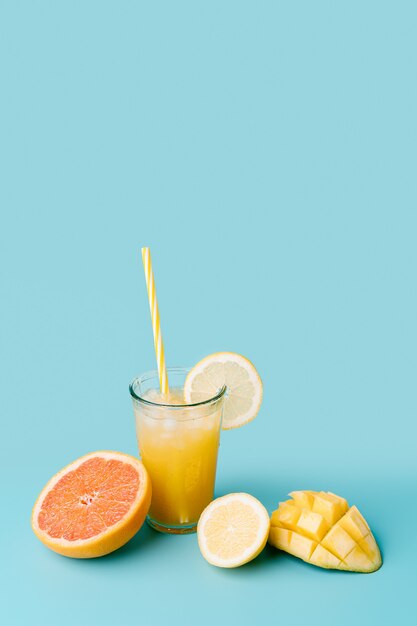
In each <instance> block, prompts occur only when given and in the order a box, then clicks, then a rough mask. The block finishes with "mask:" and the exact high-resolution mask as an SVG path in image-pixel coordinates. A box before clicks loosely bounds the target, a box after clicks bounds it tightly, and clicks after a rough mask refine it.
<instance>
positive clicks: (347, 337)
mask: <svg viewBox="0 0 417 626" xmlns="http://www.w3.org/2000/svg"><path fill="white" fill-rule="evenodd" d="M416 27H417V10H416V4H415V2H412V1H410V2H404V1H397V2H384V1H378V2H364V1H363V0H360V1H350V2H330V1H328V2H324V1H321V2H311V1H306V2H242V1H240V2H227V1H226V2H225V1H221V2H220V1H211V2H205V3H201V2H192V1H190V2H183V1H176V2H156V1H154V2H147V3H144V2H142V3H141V2H134V1H132V2H127V1H125V2H106V1H100V2H92V1H90V2H88V1H87V2H86V1H85V0H83V1H81V0H78V1H71V2H62V1H61V2H56V1H50V2H46V1H35V0H34V1H30V2H29V1H27V2H23V1H19V0H9V1H4V0H3V1H2V2H1V3H0V72H1V74H0V81H1V82H0V86H1V87H0V88H1V100H0V172H1V185H0V208H1V229H0V247H1V251H0V254H1V259H0V268H1V310H0V316H1V375H0V380H1V387H2V390H1V419H2V436H1V438H0V445H1V455H0V462H1V479H2V487H1V494H2V496H1V497H2V511H3V520H2V531H1V542H2V547H1V564H0V567H1V575H2V579H3V580H2V582H1V588H2V594H4V598H5V600H3V601H2V603H1V608H0V611H1V615H2V617H3V618H5V620H6V621H3V623H5V624H7V625H10V626H14V625H20V624H27V623H34V624H41V623H42V624H43V625H45V626H47V625H49V624H56V623H59V624H60V625H62V626H65V625H67V624H74V623H78V624H82V625H84V624H87V623H100V624H102V625H103V626H105V625H107V624H113V623H124V622H128V621H129V623H130V622H131V623H135V622H140V623H143V624H156V625H162V624H166V623H170V624H173V625H177V624H178V625H184V624H191V623H196V624H201V625H206V624H214V623H218V624H221V623H225V622H226V620H234V621H236V622H238V623H240V624H242V625H243V624H254V623H257V622H260V621H262V620H263V622H262V623H280V624H286V625H298V624H301V623H306V624H321V625H323V626H324V625H326V624H333V623H337V624H338V625H340V626H343V625H345V624H346V625H347V624H353V623H355V624H365V623H367V624H392V623H401V624H405V625H408V624H414V623H415V612H416V611H415V588H416V569H415V561H416V558H417V540H416V528H415V519H416V516H417V504H416V493H417V489H416V483H417V480H416V477H417V460H416V456H417V455H416V435H417V433H416V416H417V397H416V373H417V332H416V313H417V289H416V268H417V248H416V234H417V218H416V200H417V188H416V166H417V158H416V145H417V132H416V131H417V124H416V111H417V83H416V68H417V65H416V62H417V44H416ZM142 245H149V246H150V247H151V250H152V253H153V259H154V269H155V275H156V280H157V288H158V294H159V301H160V309H161V319H162V324H163V333H164V337H165V345H166V353H167V360H168V362H169V364H171V365H173V364H186V365H187V364H190V365H191V364H193V363H195V362H196V361H198V360H199V359H200V358H201V357H203V356H205V355H206V354H209V353H211V352H214V351H217V350H232V351H237V352H240V353H242V354H244V355H246V356H248V357H249V358H250V359H251V360H252V361H253V362H254V363H255V364H256V366H257V368H258V369H259V372H260V374H261V376H262V378H263V381H264V403H263V406H262V409H261V412H260V414H259V416H258V418H257V419H256V420H255V421H254V422H252V423H251V424H250V425H247V426H246V427H244V428H242V429H240V430H236V431H232V432H225V433H223V436H222V443H221V448H220V458H219V468H218V480H217V487H216V491H217V494H218V495H221V494H225V493H227V492H230V491H236V490H243V491H248V492H250V493H252V494H253V495H255V496H257V497H258V498H260V499H261V500H262V502H263V503H264V504H265V506H266V507H267V508H268V509H269V511H271V510H272V509H273V508H276V505H277V503H278V501H279V500H282V499H284V498H285V497H286V494H287V493H288V491H290V490H292V489H297V488H298V489H302V488H310V489H325V490H331V491H334V492H336V493H340V494H342V495H344V496H346V497H347V498H348V499H349V501H350V503H351V504H353V503H356V504H357V505H358V506H359V508H360V509H361V511H362V512H363V514H364V515H365V516H366V518H367V519H368V521H369V523H370V525H371V527H372V529H373V530H374V533H375V536H376V538H377V540H378V541H379V543H380V546H381V549H382V552H383V556H384V565H383V567H382V569H381V570H380V571H378V572H377V573H375V574H372V575H368V576H366V575H355V574H346V573H338V572H327V571H322V570H320V569H317V568H313V567H311V566H308V565H306V564H304V563H303V562H301V561H299V560H296V559H294V558H292V557H290V556H287V555H284V554H282V553H279V552H277V551H275V550H273V549H271V548H267V549H266V550H265V551H264V552H263V554H262V555H261V556H260V557H259V558H258V559H257V560H256V561H254V562H253V563H251V564H249V565H247V566H245V567H242V568H241V569H237V570H231V571H226V570H220V569H215V568H213V567H211V566H209V565H208V564H207V563H206V562H205V561H204V560H203V558H202V557H201V555H200V553H199V550H198V547H197V538H196V536H195V535H192V536H187V537H170V536H163V535H159V534H157V533H154V532H153V531H152V530H150V529H149V528H148V527H144V528H143V529H142V530H141V531H140V533H139V534H138V535H137V536H136V537H135V538H134V539H133V540H132V541H131V542H130V543H129V544H128V545H126V546H125V547H124V548H122V549H121V550H119V551H118V552H116V553H114V554H113V555H111V556H109V557H106V558H102V559H98V560H92V561H76V560H70V559H66V558H64V557H60V556H58V555H56V554H54V553H52V552H49V551H48V550H47V549H46V548H44V547H43V546H42V544H41V543H39V542H38V540H37V539H36V538H35V536H34V535H33V534H32V531H31V529H30V511H31V507H32V505H33V502H34V500H35V498H36V496H37V495H38V492H39V491H40V489H41V488H42V487H43V485H44V483H45V482H46V481H47V480H48V479H49V477H50V476H51V475H52V474H53V473H55V472H56V471H57V470H59V469H60V468H61V467H62V466H64V465H65V464H67V463H68V462H70V461H72V460H74V459H75V458H76V457H78V456H80V455H82V454H85V453H87V452H90V451H92V450H96V449H103V448H104V449H115V450H121V451H125V452H129V453H132V454H136V439H135V431H134V421H133V414H132V408H131V403H130V397H129V394H128V383H129V381H130V380H131V379H132V378H133V376H134V375H136V374H138V373H139V372H141V371H144V370H147V369H150V368H153V367H154V355H153V344H152V335H151V325H150V320H149V312H148V304H147V300H146V290H145V284H144V278H143V272H142V266H141V261H140V247H141V246H142Z"/></svg>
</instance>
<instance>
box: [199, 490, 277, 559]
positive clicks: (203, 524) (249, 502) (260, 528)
mask: <svg viewBox="0 0 417 626" xmlns="http://www.w3.org/2000/svg"><path fill="white" fill-rule="evenodd" d="M268 533H269V516H268V513H267V510H266V509H265V507H264V506H263V504H261V503H260V502H259V500H257V499H256V498H254V497H253V496H250V495H249V494H248V493H230V494H229V495H227V496H223V497H221V498H217V499H216V500H213V502H211V503H210V504H209V505H208V507H206V508H205V509H204V511H203V512H202V514H201V517H200V519H199V522H198V526H197V535H198V545H199V547H200V550H201V554H202V555H203V557H204V558H205V559H206V561H208V562H209V563H211V564H212V565H217V567H238V566H239V565H244V564H245V563H248V562H249V561H252V559H254V558H255V557H256V556H258V554H259V553H260V552H261V551H262V550H263V549H264V547H265V544H266V541H267V539H268Z"/></svg>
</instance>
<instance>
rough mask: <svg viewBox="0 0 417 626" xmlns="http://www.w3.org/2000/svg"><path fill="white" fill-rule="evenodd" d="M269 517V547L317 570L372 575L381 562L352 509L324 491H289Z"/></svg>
mask: <svg viewBox="0 0 417 626" xmlns="http://www.w3.org/2000/svg"><path fill="white" fill-rule="evenodd" d="M290 495H291V496H292V498H293V499H292V500H287V501H286V502H281V503H280V505H279V507H278V509H277V510H276V511H274V512H273V514H272V517H271V528H270V534H269V543H270V544H271V545H273V546H275V547H277V548H279V549H280V550H284V551H286V552H289V553H290V554H293V555H294V556H297V557H299V558H300V559H303V560H304V561H307V562H308V563H311V564H313V565H318V566H319V567H325V568H328V569H343V570H350V571H356V572H374V571H376V570H377V569H379V568H380V567H381V564H382V559H381V554H380V551H379V548H378V545H377V543H376V541H375V538H374V536H373V535H372V533H371V530H370V528H369V526H368V524H367V522H366V521H365V519H364V518H363V516H362V515H361V513H360V512H359V510H358V509H357V508H356V506H352V507H350V508H349V505H348V503H347V501H346V500H345V499H344V498H341V497H340V496H337V495H335V494H333V493H330V492H324V491H320V492H317V491H293V492H292V493H291V494H290Z"/></svg>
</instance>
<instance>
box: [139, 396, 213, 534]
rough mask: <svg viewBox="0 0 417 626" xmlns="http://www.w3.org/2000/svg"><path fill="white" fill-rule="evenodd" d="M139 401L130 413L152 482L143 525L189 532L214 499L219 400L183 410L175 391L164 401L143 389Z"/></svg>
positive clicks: (169, 530) (182, 399) (183, 402)
mask: <svg viewBox="0 0 417 626" xmlns="http://www.w3.org/2000/svg"><path fill="white" fill-rule="evenodd" d="M138 400H139V399H138ZM140 400H141V401H135V400H134V411H135V416H136V431H137V437H138V444H139V450H140V455H141V458H142V461H143V463H144V465H145V467H146V469H147V470H148V472H149V475H150V478H151V482H152V503H151V508H150V511H149V518H148V521H149V522H150V524H151V526H153V527H154V528H156V529H157V530H164V531H167V532H192V531H193V530H195V526H196V524H197V522H198V519H199V517H200V515H201V513H202V511H203V509H204V508H205V507H206V506H207V505H208V504H209V503H210V502H211V501H212V499H213V495H214V482H215V476H216V465H217V452H218V448H219V437H220V427H221V416H222V400H223V398H222V397H220V398H217V399H215V401H214V402H210V401H208V402H202V403H201V404H200V405H187V406H186V405H185V401H184V396H183V391H182V388H179V387H177V388H171V390H170V393H169V395H164V396H163V395H162V394H161V393H160V392H159V391H157V390H156V389H148V390H147V391H146V392H145V393H143V395H142V396H141V398H140ZM162 403H163V404H162Z"/></svg>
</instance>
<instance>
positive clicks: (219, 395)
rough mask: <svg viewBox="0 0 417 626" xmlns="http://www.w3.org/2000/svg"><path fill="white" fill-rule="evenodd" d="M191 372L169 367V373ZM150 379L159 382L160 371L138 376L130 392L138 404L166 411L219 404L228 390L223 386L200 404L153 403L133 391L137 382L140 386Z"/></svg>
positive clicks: (188, 369) (151, 371) (130, 386)
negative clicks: (218, 401) (161, 408)
mask: <svg viewBox="0 0 417 626" xmlns="http://www.w3.org/2000/svg"><path fill="white" fill-rule="evenodd" d="M190 370H191V368H190V367H178V366H175V367H167V372H176V373H180V372H184V373H187V372H189V371H190ZM150 378H156V379H157V380H159V373H158V370H149V371H147V372H143V374H140V375H139V376H136V377H135V378H134V379H133V380H132V382H131V383H130V385H129V392H130V395H131V396H132V398H133V399H134V400H137V401H138V402H142V403H143V404H145V405H147V406H153V407H164V408H166V409H167V408H168V409H187V408H195V407H201V406H205V405H208V404H211V403H213V404H214V402H217V400H220V399H221V398H223V396H224V395H225V393H226V390H227V387H226V385H223V387H221V389H219V391H217V393H216V394H215V395H214V396H210V398H207V400H201V401H200V402H192V403H190V404H162V403H161V402H152V400H147V399H146V398H143V397H142V396H139V395H138V394H137V393H136V392H135V390H134V389H133V385H134V384H135V383H136V382H138V383H139V384H140V383H141V382H144V381H145V380H149V379H150Z"/></svg>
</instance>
